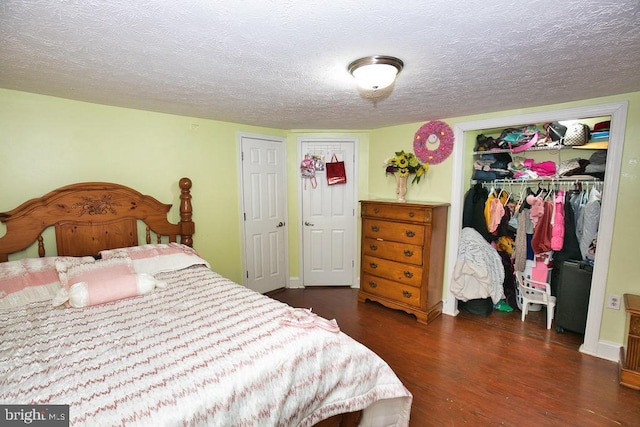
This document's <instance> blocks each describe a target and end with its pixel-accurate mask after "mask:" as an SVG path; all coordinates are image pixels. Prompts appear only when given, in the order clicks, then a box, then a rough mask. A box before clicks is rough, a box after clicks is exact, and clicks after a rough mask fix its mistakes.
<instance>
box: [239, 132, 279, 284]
mask: <svg viewBox="0 0 640 427" xmlns="http://www.w3.org/2000/svg"><path fill="white" fill-rule="evenodd" d="M242 138H252V139H265V140H267V141H272V142H277V143H281V144H282V150H283V154H284V157H283V158H284V159H285V161H284V162H283V168H284V170H283V171H282V173H283V178H284V182H285V188H284V191H283V194H282V197H284V210H283V214H284V217H285V224H286V226H285V227H283V228H284V230H283V231H284V250H285V254H284V259H285V261H284V264H285V265H284V269H285V278H284V280H285V288H287V287H289V244H288V242H289V216H288V209H287V207H288V206H289V203H288V197H287V194H288V192H287V190H288V185H287V184H286V183H287V182H288V178H287V167H286V158H287V139H286V138H284V137H281V136H274V135H265V134H257V133H248V132H238V133H237V141H238V143H237V146H238V185H239V186H240V188H239V191H238V194H239V197H238V198H239V203H240V223H241V224H242V227H240V228H241V229H242V285H243V286H246V285H247V274H246V272H247V271H248V266H247V248H246V245H245V241H246V234H245V226H244V223H245V221H244V212H245V206H244V182H243V181H244V180H243V175H242V172H243V164H242Z"/></svg>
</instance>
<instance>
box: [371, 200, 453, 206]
mask: <svg viewBox="0 0 640 427" xmlns="http://www.w3.org/2000/svg"><path fill="white" fill-rule="evenodd" d="M360 203H386V204H389V205H398V206H451V203H445V202H419V201H416V202H398V201H397V200H395V199H369V200H360Z"/></svg>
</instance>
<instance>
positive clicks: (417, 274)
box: [362, 255, 422, 287]
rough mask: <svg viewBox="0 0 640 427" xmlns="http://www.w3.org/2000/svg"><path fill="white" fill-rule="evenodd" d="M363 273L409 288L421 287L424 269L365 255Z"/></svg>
mask: <svg viewBox="0 0 640 427" xmlns="http://www.w3.org/2000/svg"><path fill="white" fill-rule="evenodd" d="M362 271H363V272H364V273H369V274H373V275H374V276H380V277H383V278H385V279H389V280H393V281H396V282H401V283H405V284H407V285H409V286H416V287H420V285H421V284H422V267H419V266H417V265H411V264H402V263H400V262H395V261H389V260H386V259H382V258H376V257H372V256H369V255H364V256H363V257H362Z"/></svg>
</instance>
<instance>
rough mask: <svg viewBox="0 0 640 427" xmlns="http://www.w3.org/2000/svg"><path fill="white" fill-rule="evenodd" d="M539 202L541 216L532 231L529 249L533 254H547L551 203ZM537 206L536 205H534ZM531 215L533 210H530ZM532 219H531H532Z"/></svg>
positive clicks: (551, 212)
mask: <svg viewBox="0 0 640 427" xmlns="http://www.w3.org/2000/svg"><path fill="white" fill-rule="evenodd" d="M540 200H541V208H542V216H541V218H540V220H539V221H538V225H537V226H536V228H535V230H534V231H533V238H532V239H531V248H532V249H533V253H534V254H540V253H543V252H549V251H550V250H551V229H552V228H553V227H552V226H551V215H553V203H551V202H543V201H542V199H540ZM536 206H537V205H536ZM531 212H532V214H533V208H531ZM532 219H533V218H532Z"/></svg>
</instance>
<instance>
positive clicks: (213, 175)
mask: <svg viewBox="0 0 640 427" xmlns="http://www.w3.org/2000/svg"><path fill="white" fill-rule="evenodd" d="M616 101H628V102H629V109H628V117H627V131H626V135H625V146H624V152H623V161H622V168H621V171H620V187H619V194H618V204H617V212H618V213H617V215H616V219H615V229H614V230H615V231H614V236H613V248H612V252H611V260H610V268H609V277H608V280H607V290H606V294H607V295H609V294H620V295H621V294H624V293H628V292H633V293H640V281H639V280H638V279H637V271H636V268H635V265H636V263H637V262H638V261H637V260H636V253H637V252H636V251H635V245H636V243H637V242H640V227H638V225H637V224H636V223H635V217H636V216H637V215H638V212H640V197H639V196H638V195H639V194H640V176H639V170H638V169H639V167H640V143H639V141H638V139H639V138H640V93H631V94H623V95H619V96H612V97H606V98H599V99H590V100H585V101H580V102H574V103H567V104H557V105H547V106H542V107H538V108H533V109H525V110H511V111H502V112H497V113H491V114H483V115H475V116H468V117H456V118H449V119H443V120H444V121H446V122H447V123H448V124H449V125H451V126H452V127H453V126H454V125H455V124H456V123H461V122H466V121H473V120H479V119H483V118H492V117H502V116H512V115H516V114H524V113H530V112H535V111H542V110H555V109H561V108H570V107H575V106H583V105H593V104H601V103H607V102H616ZM422 124H423V123H413V124H406V125H401V126H393V127H387V128H381V129H376V130H372V131H360V132H354V131H348V132H341V131H339V130H334V131H331V132H326V131H318V132H316V131H311V130H304V131H303V130H281V129H268V128H261V127H253V126H246V125H241V124H235V123H226V122H219V121H214V120H204V119H196V118H190V117H182V116H174V115H168V114H160V113H153V112H147V111H139V110H132V109H125V108H118V107H109V106H103V105H97V104H90V103H83V102H77V101H70V100H66V99H60V98H54V97H49V96H42V95H35V94H31V93H25V92H17V91H11V90H5V89H0V183H1V184H0V212H2V211H7V210H10V209H13V208H15V207H16V206H17V205H18V204H20V203H22V202H23V201H25V200H26V199H29V198H32V197H38V196H41V195H43V194H45V193H46V192H49V191H51V190H52V189H55V188H57V187H60V186H63V185H67V184H71V183H75V182H81V181H109V182H116V183H120V184H124V185H127V186H130V187H133V188H135V189H137V190H139V191H141V192H143V193H147V194H152V195H154V196H155V197H156V198H157V199H159V200H160V201H162V202H165V203H169V202H171V201H174V203H175V204H177V200H178V195H179V189H178V185H177V182H178V180H179V179H180V178H181V177H183V176H187V177H189V178H191V179H192V180H193V189H192V195H193V204H194V215H193V218H194V221H195V222H196V235H195V236H194V242H195V245H194V246H195V248H196V250H198V251H199V252H200V253H201V254H202V255H203V256H204V257H205V258H206V259H207V260H208V261H209V262H211V264H212V267H213V268H214V269H215V270H216V271H218V272H220V273H221V274H223V275H225V276H227V277H229V278H230V279H232V280H235V281H237V282H241V281H242V253H241V248H242V242H241V240H242V237H241V222H240V212H239V208H240V201H239V194H238V190H239V188H238V184H237V180H238V158H237V157H238V146H237V145H238V142H237V141H238V139H237V134H238V132H248V133H257V134H266V135H274V136H280V137H286V138H287V160H288V162H289V168H288V170H287V174H288V177H289V184H288V191H289V194H288V197H289V201H288V202H289V218H288V220H289V225H290V227H289V245H290V249H289V251H290V252H289V254H290V257H289V271H290V276H291V277H295V276H297V275H298V264H299V260H298V241H299V236H298V233H297V231H298V230H297V227H296V226H295V225H294V224H297V222H298V215H297V206H298V188H297V180H296V178H297V176H298V173H299V171H298V148H297V140H298V137H300V136H314V137H315V136H331V137H332V136H341V137H345V136H347V137H353V136H355V137H357V138H358V141H359V142H358V148H359V154H358V163H359V164H358V167H359V182H358V194H359V198H387V199H388V198H393V197H394V192H395V182H394V180H393V178H392V177H390V176H386V175H385V173H384V168H383V162H384V161H385V160H386V159H387V158H388V157H390V156H392V155H393V153H394V152H395V151H398V150H402V149H404V150H408V151H413V136H414V134H415V132H416V131H417V129H418V128H419V127H420V126H421V125H422ZM453 174H454V171H453V170H452V163H451V159H448V160H446V161H444V162H443V163H442V164H439V165H432V166H431V167H430V169H429V172H428V175H427V177H426V179H424V180H423V181H421V182H420V183H419V184H417V185H410V186H409V190H408V193H407V197H408V199H409V200H430V201H443V202H449V201H450V197H451V194H450V193H451V179H452V176H453ZM171 216H172V219H174V220H176V219H177V208H175V207H174V209H172V212H171ZM3 232H4V231H3V230H0V233H3ZM624 325H625V315H624V311H614V310H610V309H605V310H604V314H603V323H602V329H601V339H602V340H605V341H610V342H613V343H622V341H623V334H624Z"/></svg>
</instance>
